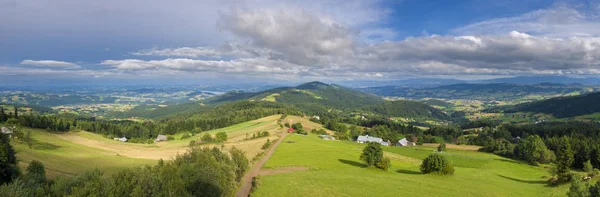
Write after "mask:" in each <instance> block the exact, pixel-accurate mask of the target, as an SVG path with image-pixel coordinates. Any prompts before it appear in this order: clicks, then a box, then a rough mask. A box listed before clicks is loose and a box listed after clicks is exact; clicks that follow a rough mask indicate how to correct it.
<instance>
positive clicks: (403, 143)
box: [396, 138, 415, 146]
mask: <svg viewBox="0 0 600 197" xmlns="http://www.w3.org/2000/svg"><path fill="white" fill-rule="evenodd" d="M414 145H415V143H414V142H410V141H408V140H407V139H406V138H402V139H401V140H398V143H396V146H414Z"/></svg>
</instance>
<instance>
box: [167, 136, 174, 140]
mask: <svg viewBox="0 0 600 197" xmlns="http://www.w3.org/2000/svg"><path fill="white" fill-rule="evenodd" d="M167 140H175V138H174V137H173V136H167Z"/></svg>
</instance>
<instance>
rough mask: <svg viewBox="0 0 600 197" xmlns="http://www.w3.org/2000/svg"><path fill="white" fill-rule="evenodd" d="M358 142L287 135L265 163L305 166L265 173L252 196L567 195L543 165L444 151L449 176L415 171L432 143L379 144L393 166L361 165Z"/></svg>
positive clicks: (274, 166)
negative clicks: (553, 183)
mask: <svg viewBox="0 0 600 197" xmlns="http://www.w3.org/2000/svg"><path fill="white" fill-rule="evenodd" d="M363 147H364V145H363V144H358V143H354V142H342V141H326V140H321V139H319V138H317V137H316V136H314V135H312V136H299V135H290V136H288V137H287V138H286V139H284V141H283V142H282V143H281V145H280V146H279V147H278V148H277V149H276V150H275V153H274V154H273V156H272V157H271V159H270V160H269V161H268V162H267V164H266V165H265V166H264V168H266V169H289V168H290V167H307V168H308V169H309V170H308V171H291V172H287V173H278V174H270V175H264V176H262V177H261V185H260V187H258V189H257V190H256V191H255V193H253V196H307V195H310V196H405V195H406V196H566V191H567V189H568V185H562V186H559V187H548V186H547V185H546V179H547V176H548V172H547V171H548V170H547V169H545V168H543V167H536V166H530V165H527V164H523V163H520V162H518V161H514V160H511V159H506V158H502V157H499V156H496V155H493V154H488V153H481V152H476V151H469V150H448V151H446V152H444V153H443V154H444V155H445V156H447V158H448V159H449V160H450V161H451V162H452V163H453V164H454V166H455V169H456V172H455V175H453V176H439V175H432V174H422V173H421V172H420V171H419V165H420V163H421V161H422V159H424V158H425V157H427V156H428V155H429V154H431V153H432V152H433V151H434V149H435V147H384V151H385V154H384V155H385V156H387V157H389V158H390V159H392V167H391V168H390V169H389V170H388V171H382V170H378V169H374V168H366V167H365V165H364V164H363V163H362V162H361V161H360V160H359V155H360V154H361V151H362V148H363ZM449 148H450V147H449Z"/></svg>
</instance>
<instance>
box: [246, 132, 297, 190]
mask: <svg viewBox="0 0 600 197" xmlns="http://www.w3.org/2000/svg"><path fill="white" fill-rule="evenodd" d="M287 135H288V133H287V132H283V134H282V135H281V137H280V138H279V139H278V140H277V141H276V142H275V143H274V144H273V145H272V146H271V148H270V149H269V150H268V151H267V152H265V155H263V157H262V158H261V159H260V160H259V161H258V162H256V163H255V164H254V165H252V168H250V171H248V172H246V174H245V175H244V177H243V178H242V186H241V187H240V189H239V190H238V191H237V193H236V194H235V196H237V197H248V196H249V195H250V189H252V178H254V177H255V176H258V175H259V174H260V169H261V168H262V167H263V165H265V163H267V161H269V158H271V155H273V152H274V151H275V149H276V148H277V146H279V144H280V143H281V142H282V141H283V139H285V137H286V136H287Z"/></svg>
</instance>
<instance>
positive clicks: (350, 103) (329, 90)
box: [205, 82, 451, 120]
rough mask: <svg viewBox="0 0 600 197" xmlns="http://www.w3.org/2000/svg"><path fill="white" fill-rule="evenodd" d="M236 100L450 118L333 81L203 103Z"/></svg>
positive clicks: (324, 111)
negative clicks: (336, 83)
mask: <svg viewBox="0 0 600 197" xmlns="http://www.w3.org/2000/svg"><path fill="white" fill-rule="evenodd" d="M239 100H251V101H268V102H274V103H280V104H285V105H288V106H293V107H294V108H296V109H298V110H300V111H302V112H305V113H308V114H320V115H331V114H333V113H336V112H337V113H338V114H337V115H342V116H348V115H351V114H352V113H360V114H367V115H375V116H380V117H404V118H424V119H437V120H450V119H451V118H450V117H449V116H448V115H447V114H445V113H443V112H442V111H440V110H438V109H435V108H433V107H431V106H429V105H427V104H423V103H419V102H413V101H405V100H398V101H386V100H384V99H383V98H381V97H380V96H377V95H373V94H369V93H365V92H361V91H358V90H354V89H350V88H346V87H343V86H339V85H334V84H325V83H322V82H310V83H305V84H302V85H299V86H296V87H283V88H275V89H271V90H266V91H262V92H257V93H244V92H239V91H236V92H229V93H226V94H224V95H221V96H217V97H213V98H210V99H208V100H206V101H205V103H206V104H211V103H223V102H231V101H239Z"/></svg>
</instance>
